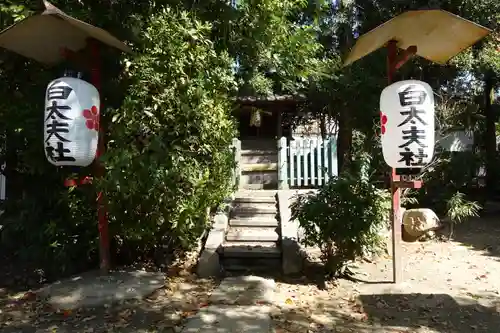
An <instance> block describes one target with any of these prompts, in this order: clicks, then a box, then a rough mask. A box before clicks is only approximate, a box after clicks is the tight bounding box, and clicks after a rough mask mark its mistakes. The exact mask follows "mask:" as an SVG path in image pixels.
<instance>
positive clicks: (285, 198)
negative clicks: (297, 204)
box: [278, 190, 311, 275]
mask: <svg viewBox="0 0 500 333" xmlns="http://www.w3.org/2000/svg"><path fill="white" fill-rule="evenodd" d="M306 192H311V190H302V191H299V190H279V191H278V207H279V216H280V226H281V250H282V253H283V254H282V270H283V274H285V275H288V274H297V273H300V272H302V269H303V264H304V259H305V256H306V251H305V249H304V248H303V247H302V245H301V244H300V234H301V232H300V227H299V222H298V221H295V220H292V219H291V210H290V205H291V204H292V202H293V200H294V198H293V197H294V195H296V194H302V193H306Z"/></svg>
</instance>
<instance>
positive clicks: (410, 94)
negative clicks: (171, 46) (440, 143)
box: [380, 80, 434, 168]
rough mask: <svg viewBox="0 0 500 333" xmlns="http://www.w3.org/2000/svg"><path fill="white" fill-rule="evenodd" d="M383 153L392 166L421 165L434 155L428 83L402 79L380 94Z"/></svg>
mask: <svg viewBox="0 0 500 333" xmlns="http://www.w3.org/2000/svg"><path fill="white" fill-rule="evenodd" d="M380 117H381V126H382V127H381V135H382V152H383V155H384V160H385V162H386V163H387V164H388V165H389V166H390V167H392V168H422V167H423V166H425V165H426V164H428V163H429V162H430V161H431V160H432V156H433V154H434V94H433V92H432V88H431V87H430V86H429V85H428V84H427V83H425V82H422V81H417V80H406V81H399V82H396V83H393V84H391V85H390V86H388V87H386V88H385V89H384V90H383V91H382V94H381V95H380Z"/></svg>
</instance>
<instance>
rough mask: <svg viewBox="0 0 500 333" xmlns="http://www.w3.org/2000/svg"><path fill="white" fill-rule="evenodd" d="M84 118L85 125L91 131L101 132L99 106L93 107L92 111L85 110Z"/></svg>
mask: <svg viewBox="0 0 500 333" xmlns="http://www.w3.org/2000/svg"><path fill="white" fill-rule="evenodd" d="M83 116H84V117H85V119H87V120H86V121H85V125H87V128H88V129H89V130H96V131H99V110H98V109H97V106H95V105H93V106H92V107H91V108H90V109H85V110H83Z"/></svg>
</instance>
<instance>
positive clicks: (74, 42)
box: [0, 1, 131, 65]
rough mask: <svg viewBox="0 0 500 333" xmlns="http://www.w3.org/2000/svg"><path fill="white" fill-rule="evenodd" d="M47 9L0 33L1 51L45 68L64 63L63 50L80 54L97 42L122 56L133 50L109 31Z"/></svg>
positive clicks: (55, 9)
mask: <svg viewBox="0 0 500 333" xmlns="http://www.w3.org/2000/svg"><path fill="white" fill-rule="evenodd" d="M43 4H44V7H45V9H44V10H43V11H42V12H41V13H38V14H35V15H32V16H29V17H27V18H25V19H23V20H21V21H19V22H17V23H15V24H13V25H11V26H10V27H8V28H6V29H5V30H3V31H2V32H0V47H3V48H5V49H7V50H10V51H12V52H15V53H18V54H20V55H22V56H25V57H27V58H30V59H34V60H36V61H38V62H40V63H42V64H45V65H55V64H57V63H58V62H60V61H62V60H63V54H62V52H61V50H63V49H68V50H71V51H74V52H78V51H79V50H81V49H84V48H85V46H86V45H87V39H89V38H94V39H96V40H98V41H100V42H102V43H104V44H106V45H108V46H110V47H112V48H115V49H118V50H121V51H123V52H131V49H130V48H129V47H128V46H127V45H126V44H125V43H123V42H122V41H120V40H118V39H117V38H116V37H114V36H112V35H111V34H110V33H109V32H107V31H106V30H103V29H101V28H98V27H95V26H93V25H90V24H88V23H86V22H83V21H80V20H78V19H76V18H74V17H71V16H69V15H67V14H65V13H64V12H63V11H62V10H60V9H59V8H57V7H55V6H54V5H52V4H51V3H49V2H48V1H43Z"/></svg>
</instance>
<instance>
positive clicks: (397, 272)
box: [387, 41, 403, 283]
mask: <svg viewBox="0 0 500 333" xmlns="http://www.w3.org/2000/svg"><path fill="white" fill-rule="evenodd" d="M396 44H397V42H396V41H389V43H388V44H387V81H388V83H389V84H391V83H392V81H393V76H394V72H395V71H396V57H397V51H398V50H397V45H396ZM397 181H399V176H398V175H396V170H395V169H391V197H392V205H391V222H392V223H391V224H392V279H393V282H394V283H400V282H401V281H402V279H403V270H402V267H401V218H400V216H399V212H400V211H401V191H400V189H399V188H398V187H397V186H396V184H395V182H397Z"/></svg>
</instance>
